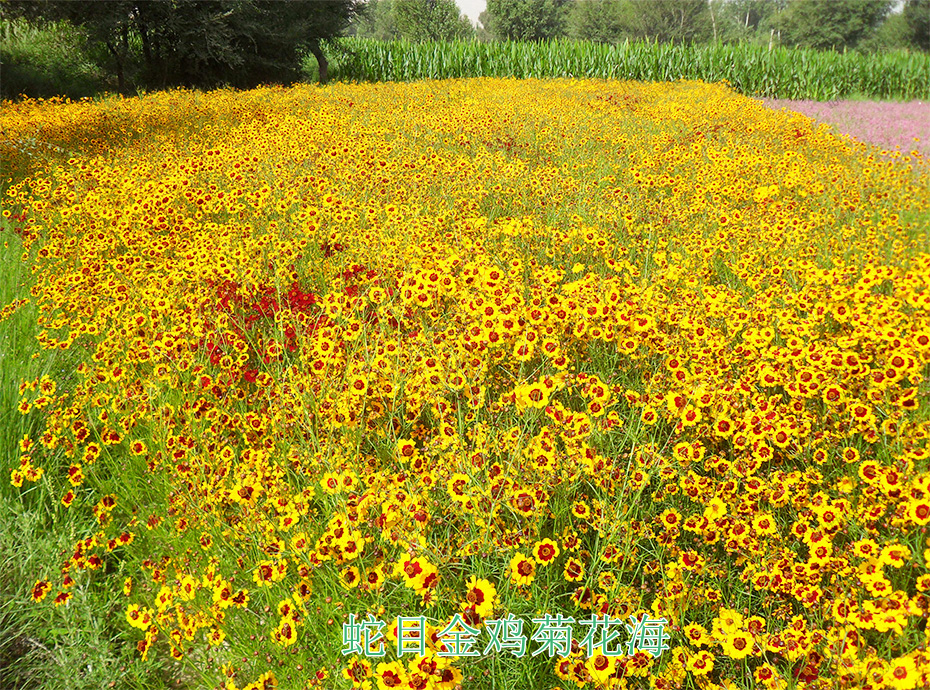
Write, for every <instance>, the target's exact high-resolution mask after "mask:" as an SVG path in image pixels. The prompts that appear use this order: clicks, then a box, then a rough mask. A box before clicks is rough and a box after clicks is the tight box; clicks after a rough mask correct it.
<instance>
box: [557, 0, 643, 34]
mask: <svg viewBox="0 0 930 690" xmlns="http://www.w3.org/2000/svg"><path fill="white" fill-rule="evenodd" d="M570 7H571V8H570V10H569V11H568V14H567V16H566V27H567V33H568V35H569V36H570V37H571V38H575V39H578V40H582V41H596V42H598V43H617V42H618V41H622V40H623V39H624V38H627V37H628V36H629V34H630V27H631V26H632V25H633V23H634V21H635V10H634V8H633V6H632V5H631V4H630V3H629V2H618V1H617V0H576V1H575V2H573V3H572V4H571V6H570Z"/></svg>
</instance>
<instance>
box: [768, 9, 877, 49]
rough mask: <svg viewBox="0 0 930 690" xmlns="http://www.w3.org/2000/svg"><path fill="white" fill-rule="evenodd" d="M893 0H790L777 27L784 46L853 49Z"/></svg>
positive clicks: (873, 26)
mask: <svg viewBox="0 0 930 690" xmlns="http://www.w3.org/2000/svg"><path fill="white" fill-rule="evenodd" d="M892 4H893V2H892V0H792V1H791V2H789V3H788V6H787V7H786V8H785V10H784V11H783V12H781V13H779V15H778V17H777V19H776V26H777V28H778V29H779V30H780V31H781V40H782V42H783V43H785V44H786V45H792V46H802V47H805V48H815V49H819V50H829V49H835V50H841V49H843V48H855V47H856V46H857V45H858V44H859V43H860V42H861V41H863V40H864V39H866V38H868V37H869V36H870V35H872V34H873V33H874V32H875V30H876V28H877V27H878V26H879V25H880V24H881V22H882V20H883V19H884V18H885V17H886V16H887V15H888V12H889V11H890V10H891V7H892Z"/></svg>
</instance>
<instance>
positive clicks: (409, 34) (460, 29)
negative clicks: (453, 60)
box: [392, 0, 474, 41]
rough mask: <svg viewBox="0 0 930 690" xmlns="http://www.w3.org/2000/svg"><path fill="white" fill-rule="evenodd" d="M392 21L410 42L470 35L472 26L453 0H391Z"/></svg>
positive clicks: (402, 35)
mask: <svg viewBox="0 0 930 690" xmlns="http://www.w3.org/2000/svg"><path fill="white" fill-rule="evenodd" d="M392 7H393V14H394V23H395V25H396V27H397V31H398V33H399V34H400V35H401V37H403V38H406V39H408V40H411V41H451V40H455V39H465V38H470V37H471V36H473V35H474V28H473V27H472V25H471V22H470V21H468V18H467V17H465V16H464V15H462V13H461V11H460V10H459V7H458V5H456V4H455V0H393V5H392Z"/></svg>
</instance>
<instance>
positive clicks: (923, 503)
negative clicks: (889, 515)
mask: <svg viewBox="0 0 930 690" xmlns="http://www.w3.org/2000/svg"><path fill="white" fill-rule="evenodd" d="M906 515H907V517H908V519H909V520H910V521H911V522H913V523H915V524H918V525H926V524H927V523H928V522H930V500H927V499H926V498H922V499H913V500H911V501H909V502H908V504H907V512H906Z"/></svg>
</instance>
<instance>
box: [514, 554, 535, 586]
mask: <svg viewBox="0 0 930 690" xmlns="http://www.w3.org/2000/svg"><path fill="white" fill-rule="evenodd" d="M535 577H536V563H535V562H534V561H533V560H532V559H531V558H527V557H526V556H524V555H523V554H522V553H518V554H517V555H516V556H514V557H513V558H511V559H510V581H511V582H513V583H514V584H515V585H517V586H518V587H525V586H528V585H530V584H531V583H532V582H533V578H535Z"/></svg>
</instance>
